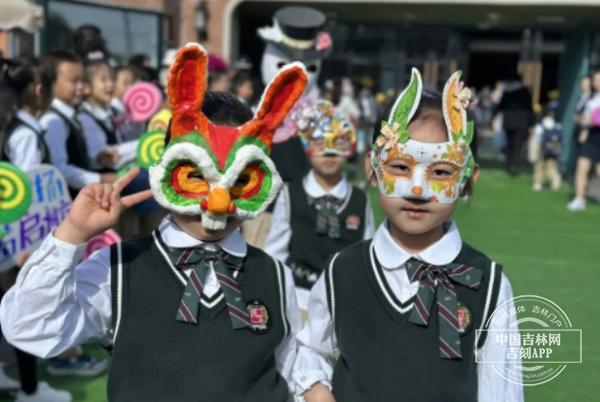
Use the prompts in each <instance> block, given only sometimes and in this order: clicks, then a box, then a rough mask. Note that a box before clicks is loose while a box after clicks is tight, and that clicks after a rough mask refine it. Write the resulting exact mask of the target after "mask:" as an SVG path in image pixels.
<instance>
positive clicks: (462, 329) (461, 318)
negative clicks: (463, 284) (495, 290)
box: [456, 302, 473, 335]
mask: <svg viewBox="0 0 600 402" xmlns="http://www.w3.org/2000/svg"><path fill="white" fill-rule="evenodd" d="M456 306H457V314H456V316H457V318H458V333H459V334H460V335H465V334H466V333H467V332H468V331H469V330H470V329H471V324H472V322H473V316H472V314H471V310H469V308H468V307H467V306H466V305H465V304H464V303H462V302H457V303H456Z"/></svg>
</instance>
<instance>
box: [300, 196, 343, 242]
mask: <svg viewBox="0 0 600 402" xmlns="http://www.w3.org/2000/svg"><path fill="white" fill-rule="evenodd" d="M342 202H343V200H340V199H337V198H336V197H334V196H332V195H324V196H322V197H318V198H313V197H310V196H309V197H308V205H313V206H314V207H315V208H316V210H317V225H316V232H317V233H318V234H321V235H327V236H328V237H329V238H331V239H339V238H340V217H339V216H338V209H339V208H340V206H341V204H342Z"/></svg>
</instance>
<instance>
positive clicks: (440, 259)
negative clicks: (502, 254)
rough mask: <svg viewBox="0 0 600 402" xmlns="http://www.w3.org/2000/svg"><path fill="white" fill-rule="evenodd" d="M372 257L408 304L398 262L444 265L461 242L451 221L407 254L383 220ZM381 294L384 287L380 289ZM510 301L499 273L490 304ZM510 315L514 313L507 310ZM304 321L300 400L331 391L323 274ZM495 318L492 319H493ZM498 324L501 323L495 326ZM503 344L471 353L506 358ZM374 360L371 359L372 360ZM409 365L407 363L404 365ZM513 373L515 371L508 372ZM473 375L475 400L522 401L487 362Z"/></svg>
mask: <svg viewBox="0 0 600 402" xmlns="http://www.w3.org/2000/svg"><path fill="white" fill-rule="evenodd" d="M372 244H373V250H374V253H375V255H376V257H377V259H378V261H379V262H380V264H381V266H382V267H383V274H384V276H385V280H386V281H387V283H388V285H389V287H390V289H391V291H392V292H393V294H394V296H395V297H396V299H398V301H400V303H405V302H408V301H409V299H410V298H412V297H413V296H415V295H416V293H417V290H418V287H419V283H418V282H414V283H411V282H410V281H409V278H408V275H407V273H406V269H405V267H404V263H406V261H407V260H408V259H409V258H411V257H415V258H418V259H420V260H422V261H425V262H427V263H430V264H435V265H443V264H448V263H450V262H452V261H454V259H455V258H456V257H457V256H458V254H459V253H460V250H461V248H462V239H461V237H460V233H459V231H458V228H457V227H456V225H455V224H454V223H452V224H451V225H450V227H449V229H448V230H447V231H446V233H445V234H444V236H443V237H442V238H441V239H440V240H438V241H437V242H436V243H434V244H432V245H431V246H429V247H428V248H426V249H425V250H423V251H421V252H419V253H417V254H410V253H409V252H407V251H406V250H404V249H403V248H402V247H401V246H400V245H399V244H398V243H396V242H395V241H394V240H393V238H392V237H391V235H390V233H389V231H388V228H387V221H384V222H383V223H382V224H381V225H380V226H379V228H378V229H377V232H376V233H375V236H374V237H373V243H372ZM382 291H383V292H384V294H385V293H386V291H385V289H384V288H383V287H382ZM512 297H513V293H512V288H511V286H510V283H509V281H508V279H507V278H506V276H505V275H504V273H503V274H502V279H501V282H500V290H499V293H498V300H497V303H496V306H498V305H500V304H502V303H504V302H506V301H507V300H509V299H511V298H512ZM393 306H394V308H396V309H399V310H401V311H402V310H403V311H404V312H408V310H410V309H411V308H412V304H407V305H405V306H397V305H395V303H394V304H393ZM509 310H510V311H511V312H512V313H513V314H514V309H509ZM308 311H309V315H308V321H307V322H306V323H305V325H304V327H303V328H302V330H301V331H300V332H299V333H298V343H299V345H300V347H299V350H298V358H297V359H296V364H295V366H294V372H293V375H292V379H293V381H294V384H295V390H296V397H297V399H298V400H300V401H302V400H304V398H303V397H302V394H303V393H304V392H305V391H306V390H308V389H309V388H310V387H312V385H313V384H315V383H317V382H321V383H323V384H325V385H327V386H329V387H330V388H331V378H332V375H333V366H334V364H335V354H336V350H337V339H336V334H335V329H334V326H333V322H332V320H331V314H330V313H329V308H328V301H327V292H326V285H325V279H324V277H323V275H321V277H320V278H319V280H318V281H317V283H315V285H314V286H313V288H312V290H311V292H310V298H309V303H308ZM496 317H498V315H494V318H496ZM494 318H492V321H491V323H490V328H502V327H506V329H509V326H510V323H512V322H516V317H513V318H515V319H514V320H511V319H507V320H503V319H498V318H496V319H494ZM500 321H503V322H502V323H500ZM508 347H509V346H508V345H505V346H501V345H500V344H499V343H497V342H486V343H484V345H483V346H482V348H481V349H480V350H478V351H477V353H478V354H480V356H481V359H480V360H481V361H503V360H505V358H504V356H506V349H505V348H508ZM373 359H374V361H376V360H377V356H373ZM407 364H409V363H407ZM506 365H507V366H509V365H510V366H512V368H511V370H519V368H518V367H519V366H520V361H512V362H510V363H506ZM511 372H516V371H511ZM477 376H478V392H479V395H478V401H479V402H522V401H523V387H522V386H520V385H516V384H513V383H512V382H509V381H507V380H505V379H504V378H503V377H501V376H500V375H498V373H497V372H496V371H495V368H494V367H492V365H490V364H479V365H478V366H477Z"/></svg>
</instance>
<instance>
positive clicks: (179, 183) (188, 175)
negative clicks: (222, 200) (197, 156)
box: [171, 161, 210, 198]
mask: <svg viewBox="0 0 600 402" xmlns="http://www.w3.org/2000/svg"><path fill="white" fill-rule="evenodd" d="M171 184H172V186H173V188H174V189H175V191H176V192H177V194H179V195H182V196H184V197H186V198H200V197H205V196H206V195H208V191H209V189H210V185H209V183H208V181H207V180H206V179H205V178H204V175H203V174H202V171H201V170H200V169H199V168H198V166H196V165H195V164H194V163H192V162H189V161H183V162H180V163H179V164H177V165H176V166H175V167H174V168H173V170H172V172H171Z"/></svg>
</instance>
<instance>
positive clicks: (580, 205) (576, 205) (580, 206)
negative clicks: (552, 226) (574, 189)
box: [567, 197, 587, 211]
mask: <svg viewBox="0 0 600 402" xmlns="http://www.w3.org/2000/svg"><path fill="white" fill-rule="evenodd" d="M586 204H587V203H586V201H585V198H580V197H575V198H573V200H572V201H571V202H570V203H569V204H568V205H567V209H568V210H569V211H583V210H584V209H585V207H586Z"/></svg>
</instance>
